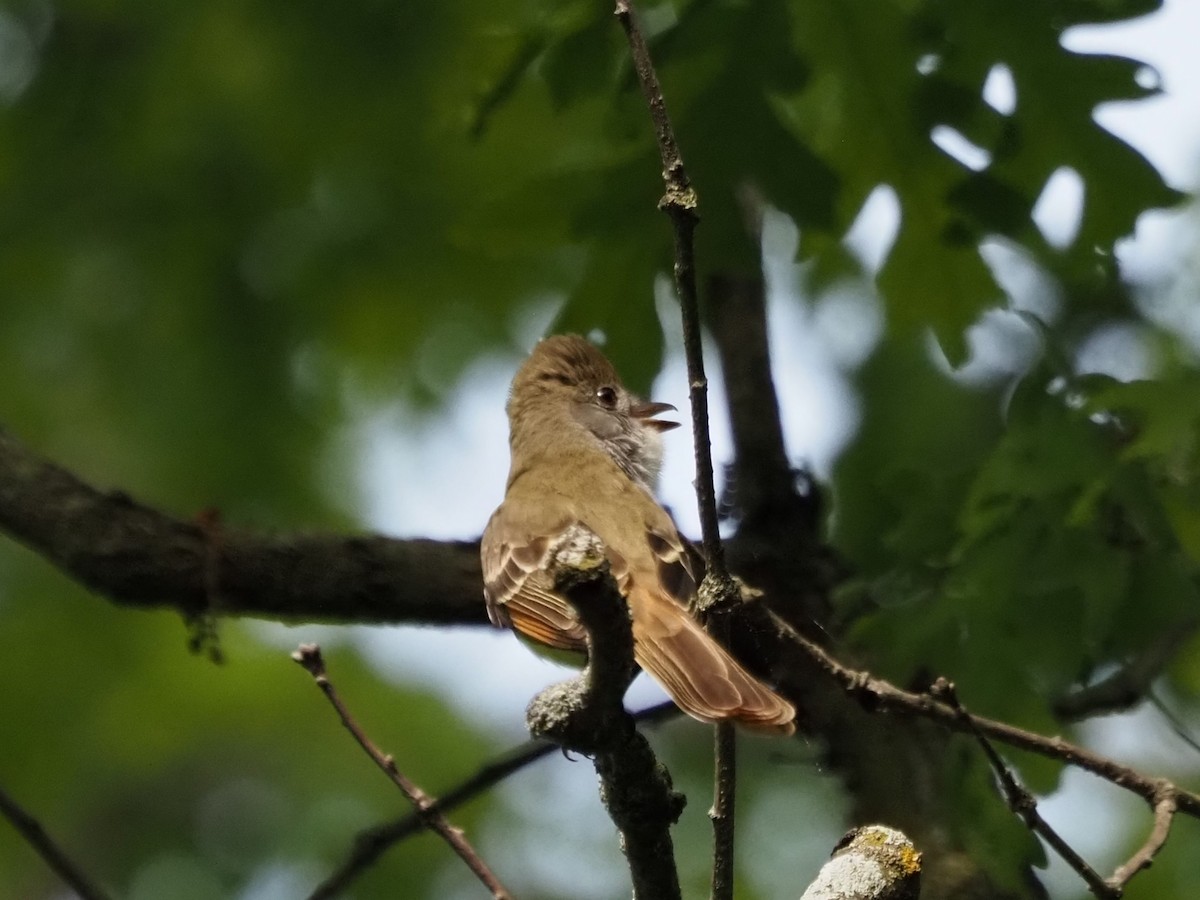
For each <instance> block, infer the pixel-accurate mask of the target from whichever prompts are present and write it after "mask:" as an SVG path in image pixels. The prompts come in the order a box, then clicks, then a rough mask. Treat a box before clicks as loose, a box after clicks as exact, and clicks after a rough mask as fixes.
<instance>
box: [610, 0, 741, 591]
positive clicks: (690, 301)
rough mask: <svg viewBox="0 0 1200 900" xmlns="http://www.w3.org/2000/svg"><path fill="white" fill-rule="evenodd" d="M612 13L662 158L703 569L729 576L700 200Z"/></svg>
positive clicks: (639, 44) (627, 7) (651, 87)
mask: <svg viewBox="0 0 1200 900" xmlns="http://www.w3.org/2000/svg"><path fill="white" fill-rule="evenodd" d="M616 16H617V19H618V20H619V21H620V23H621V27H622V28H623V29H624V30H625V37H626V38H627V39H628V41H629V52H630V56H631V57H632V59H633V68H634V71H635V72H637V77H638V83H639V84H640V85H641V87H642V93H643V94H644V95H645V97H646V104H647V105H648V106H649V107H650V118H651V120H652V121H653V123H654V133H655V135H656V136H657V138H658V150H659V156H660V157H661V158H662V177H663V183H664V184H665V186H666V193H665V194H664V195H663V198H662V200H660V201H659V204H658V206H659V209H661V210H663V211H664V212H665V213H666V214H667V215H668V216H669V217H670V219H671V224H672V226H673V229H674V233H675V290H676V291H677V292H678V294H679V308H680V312H681V314H682V317H683V346H684V352H685V353H686V355H687V367H688V384H689V388H690V400H691V407H692V439H693V442H694V444H695V456H696V499H697V500H698V501H699V505H700V530H701V535H702V537H703V540H704V556H705V559H706V561H707V562H708V571H709V573H711V574H712V575H714V576H715V577H717V578H720V579H722V580H726V581H727V580H728V579H729V573H728V572H727V571H726V569H725V553H724V550H723V549H722V547H721V537H720V532H719V531H718V521H717V497H716V491H715V490H714V488H713V465H712V447H711V440H710V438H709V430H708V378H707V377H706V376H705V374H704V354H703V350H702V347H701V340H700V304H699V301H698V299H697V295H696V258H695V242H694V240H693V237H694V233H695V230H696V224H697V222H698V221H699V216H698V215H697V213H696V207H697V206H698V203H699V200H698V198H697V196H696V191H695V189H693V188H692V185H691V182H690V181H689V179H688V175H687V170H686V169H684V167H683V157H682V156H681V155H680V153H679V145H678V144H677V143H676V141H675V131H674V129H673V128H672V127H671V120H670V117H668V115H667V104H666V101H665V100H664V99H663V93H662V87H661V86H660V85H659V83H658V75H657V73H656V72H655V71H654V63H653V62H652V61H651V59H650V50H649V48H648V47H647V46H646V38H645V37H644V36H643V35H642V31H641V28H640V27H639V26H638V22H637V17H636V16H635V15H634V11H633V7H632V5H631V4H630V2H629V0H617V4H616Z"/></svg>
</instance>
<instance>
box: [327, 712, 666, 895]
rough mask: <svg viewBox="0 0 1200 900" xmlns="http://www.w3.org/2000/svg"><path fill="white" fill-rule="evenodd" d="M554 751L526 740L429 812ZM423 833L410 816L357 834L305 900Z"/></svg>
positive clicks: (659, 718) (642, 715)
mask: <svg viewBox="0 0 1200 900" xmlns="http://www.w3.org/2000/svg"><path fill="white" fill-rule="evenodd" d="M680 715H682V711H681V710H680V709H679V707H678V706H676V705H675V704H674V703H672V702H671V701H669V700H668V701H667V702H665V703H659V704H657V705H656V706H651V707H648V708H646V709H642V710H639V711H638V712H636V713H634V714H633V720H634V721H635V722H638V723H642V724H647V725H651V726H653V725H657V724H658V723H660V722H664V721H666V720H668V719H672V718H675V717H677V716H680ZM558 749H560V748H559V745H558V744H556V743H554V742H552V741H548V740H542V739H540V738H534V739H532V740H528V741H526V742H525V743H523V744H521V745H520V746H517V747H514V748H513V749H511V750H509V751H508V752H507V753H504V754H502V755H501V756H499V757H497V758H495V759H493V760H490V761H488V762H486V763H484V764H483V765H482V766H480V767H479V769H478V771H476V772H475V773H474V774H473V775H471V776H469V777H468V778H466V779H464V780H463V781H462V782H460V783H459V784H457V785H456V786H455V787H453V788H451V789H450V790H448V791H446V792H445V793H444V794H442V795H441V796H440V797H438V798H437V799H436V800H435V801H433V809H435V810H437V811H439V812H443V813H448V812H451V811H453V810H455V809H457V808H458V807H460V806H462V805H463V804H464V803H466V802H468V801H469V800H472V799H474V798H475V797H478V796H479V795H480V794H482V793H484V792H485V791H487V790H490V789H491V788H492V787H494V786H495V785H497V784H499V783H500V782H501V781H503V780H504V779H505V778H508V776H510V775H513V774H514V773H516V772H519V771H521V770H522V769H524V768H525V767H527V766H530V765H532V764H533V763H535V762H537V761H538V760H540V759H543V758H545V757H547V756H549V755H550V754H552V753H554V751H556V750H558ZM424 829H425V821H424V820H423V819H422V817H421V816H420V815H418V814H417V813H415V812H414V813H410V814H409V815H407V816H405V817H404V818H402V819H397V820H396V821H393V822H385V823H384V824H382V825H376V826H373V827H371V828H367V829H365V830H363V831H360V832H359V833H358V834H357V835H356V836H355V838H354V845H353V847H352V848H351V850H350V853H349V855H348V856H347V857H346V859H345V860H344V861H343V862H342V863H341V865H339V866H338V867H337V869H335V870H334V871H333V872H332V873H331V874H330V875H329V876H328V877H327V878H326V879H325V880H324V881H322V882H321V883H320V884H319V885H318V886H317V887H316V888H315V889H314V890H313V892H312V893H311V894H309V895H308V900H331V898H333V897H336V896H338V895H339V894H341V893H342V892H343V891H345V890H346V889H347V888H349V887H350V885H351V884H353V883H354V882H355V881H356V880H357V879H358V878H359V877H360V876H361V875H362V874H364V873H365V872H366V871H367V870H368V869H370V868H371V866H373V865H374V864H375V862H376V861H377V860H378V859H379V858H380V857H381V856H382V855H383V854H384V853H386V852H387V851H388V850H390V849H391V848H392V847H394V846H396V845H397V844H398V843H400V842H401V841H403V840H404V839H405V838H408V837H411V836H412V835H415V834H419V833H420V832H422V831H424Z"/></svg>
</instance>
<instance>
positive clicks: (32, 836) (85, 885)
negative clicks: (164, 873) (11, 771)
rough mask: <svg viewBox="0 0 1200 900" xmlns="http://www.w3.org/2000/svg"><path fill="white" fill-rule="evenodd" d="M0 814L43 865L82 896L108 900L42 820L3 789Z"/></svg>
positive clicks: (85, 899)
mask: <svg viewBox="0 0 1200 900" xmlns="http://www.w3.org/2000/svg"><path fill="white" fill-rule="evenodd" d="M0 816H3V817H4V818H6V819H8V821H9V822H10V823H12V827H13V828H15V829H16V830H17V831H18V833H20V835H21V837H23V838H24V839H25V841H26V843H28V844H29V846H31V847H32V848H33V849H34V850H36V851H37V854H38V856H40V857H41V858H42V859H43V860H45V862H46V865H48V866H49V867H50V868H51V869H53V870H54V872H55V873H56V874H57V875H58V877H59V878H61V879H62V880H63V881H65V882H66V883H67V884H68V885H70V887H71V889H72V890H73V891H75V893H76V894H78V895H79V896H80V897H81V898H83V900H108V895H107V894H106V893H104V891H102V890H101V889H100V888H99V887H98V886H96V885H95V884H93V883H92V880H91V879H90V878H89V877H88V876H87V875H85V874H84V873H83V871H82V870H81V869H80V868H79V866H78V865H76V863H75V861H74V860H72V859H71V857H69V856H68V855H67V854H66V852H65V851H64V850H63V849H62V848H61V847H60V846H58V844H57V843H55V841H54V839H53V838H52V837H50V835H49V834H47V833H46V829H45V828H43V827H42V823H41V822H39V821H38V820H37V819H35V818H34V817H33V816H32V815H31V814H30V813H29V812H28V811H27V810H25V809H24V807H22V806H21V805H20V804H19V803H17V801H16V800H14V799H13V798H12V797H10V796H8V794H6V793H5V792H4V791H3V790H0Z"/></svg>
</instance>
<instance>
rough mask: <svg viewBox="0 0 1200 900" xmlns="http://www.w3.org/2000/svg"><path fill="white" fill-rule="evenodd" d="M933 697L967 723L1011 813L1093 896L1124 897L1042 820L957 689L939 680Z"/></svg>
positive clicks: (1110, 899)
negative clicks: (1075, 874) (1016, 816)
mask: <svg viewBox="0 0 1200 900" xmlns="http://www.w3.org/2000/svg"><path fill="white" fill-rule="evenodd" d="M930 694H931V695H932V696H934V697H937V698H938V699H940V700H943V701H944V702H946V703H947V704H949V706H950V708H951V709H953V710H954V711H955V713H956V714H957V715H958V717H959V719H960V720H961V721H962V722H963V723H964V725H965V726H966V728H967V731H969V732H970V733H971V734H972V735H973V736H974V737H975V740H976V741H977V742H978V743H979V746H980V747H981V748H982V749H983V755H984V756H986V757H987V760H988V764H989V765H991V767H992V771H993V772H995V773H996V779H997V780H998V781H999V782H1000V787H1001V790H1002V791H1003V793H1004V799H1005V801H1006V802H1007V803H1008V806H1009V809H1011V810H1012V811H1013V812H1014V813H1016V814H1017V815H1018V816H1020V817H1021V819H1022V820H1023V821H1024V822H1025V824H1026V825H1027V826H1028V827H1029V830H1030V831H1032V832H1033V833H1034V834H1036V835H1038V836H1039V837H1041V838H1042V840H1044V841H1045V842H1046V843H1047V844H1049V845H1050V846H1051V847H1053V848H1054V850H1055V852H1056V853H1058V855H1059V856H1061V857H1062V858H1063V860H1064V861H1065V862H1066V863H1067V865H1069V866H1070V867H1071V868H1072V869H1074V870H1075V872H1076V873H1077V874H1078V875H1079V877H1080V878H1082V879H1083V880H1084V881H1085V882H1087V886H1088V889H1089V890H1090V891H1091V892H1092V893H1093V894H1095V895H1096V896H1097V897H1100V898H1103V900H1118V898H1119V897H1120V896H1121V890H1120V888H1114V887H1113V886H1112V885H1110V884H1108V883H1107V882H1106V881H1105V880H1104V879H1103V878H1101V877H1100V874H1099V873H1098V872H1097V871H1096V870H1095V869H1093V868H1092V867H1091V866H1090V865H1089V864H1088V862H1087V860H1085V859H1084V858H1083V857H1082V856H1080V855H1079V853H1077V852H1076V850H1075V848H1074V847H1072V846H1071V845H1070V844H1068V843H1067V842H1066V840H1064V839H1063V837H1062V835H1060V834H1059V833H1058V832H1057V831H1055V830H1054V829H1053V828H1052V827H1051V826H1050V823H1049V822H1047V821H1046V820H1045V819H1043V818H1042V815H1041V813H1039V812H1038V810H1037V800H1036V799H1034V796H1033V794H1031V793H1029V791H1028V790H1026V789H1025V787H1024V785H1021V784H1018V783H1017V779H1016V778H1015V777H1014V776H1013V773H1012V770H1011V769H1009V767H1008V765H1007V764H1006V763H1005V762H1004V760H1003V759H1001V758H1000V754H999V753H997V752H996V748H995V747H993V746H992V742H991V741H989V740H988V739H987V737H986V736H985V735H984V733H983V732H982V731H980V729H979V728H978V726H977V725H976V724H975V721H974V719H973V718H972V717H971V715H970V714H969V713H968V712H967V711H966V710H965V709H964V708H963V706H962V704H961V703H960V702H959V700H958V694H957V692H956V691H955V690H954V685H953V684H952V683H951V682H949V681H947V680H946V679H945V678H938V679H937V680H936V681H935V682H934V683H933V687H932V688H931V689H930Z"/></svg>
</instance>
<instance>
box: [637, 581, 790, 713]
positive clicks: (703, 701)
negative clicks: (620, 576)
mask: <svg viewBox="0 0 1200 900" xmlns="http://www.w3.org/2000/svg"><path fill="white" fill-rule="evenodd" d="M628 600H629V609H630V614H631V618H632V619H633V643H634V656H635V657H636V659H637V662H638V665H640V666H641V667H642V668H643V669H645V670H646V671H647V672H649V673H650V675H651V676H652V677H653V678H654V680H655V681H657V682H658V683H659V684H661V685H662V686H663V688H664V689H666V692H667V693H668V694H669V695H670V696H671V699H672V700H674V701H675V703H676V705H678V706H679V708H680V709H682V710H683V711H684V712H685V713H687V714H688V715H689V716H692V717H693V718H695V719H699V720H700V721H701V722H710V723H716V722H724V721H727V720H730V719H732V720H734V721H736V722H737V723H738V724H739V725H743V726H745V727H746V728H751V729H754V730H755V731H766V732H770V733H773V734H791V733H792V732H793V731H795V728H796V725H795V719H796V708H795V707H794V706H792V704H791V703H789V702H788V701H787V700H785V699H783V698H782V697H780V696H779V695H778V694H776V693H775V692H774V691H773V690H771V689H770V688H769V687H767V686H766V685H765V684H763V683H762V682H761V681H759V680H758V679H757V678H755V677H754V676H753V675H751V674H750V673H749V672H747V671H746V670H745V669H744V668H742V666H741V664H740V663H739V662H738V661H737V660H736V659H734V658H733V657H732V656H730V655H729V652H728V651H726V650H725V648H724V647H722V646H721V645H720V644H718V643H717V642H716V641H715V640H713V639H712V638H711V637H709V635H708V634H707V633H705V631H704V630H703V629H702V628H701V627H700V626H699V624H697V623H696V621H695V620H694V619H693V618H692V617H691V616H690V615H688V613H687V611H686V610H684V609H683V608H682V607H680V606H679V604H678V603H676V602H675V601H674V600H672V599H670V598H669V597H666V596H663V595H660V594H656V593H654V592H652V591H647V590H644V589H642V588H641V587H640V586H638V585H636V584H634V585H631V586H630V590H629V593H628Z"/></svg>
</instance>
